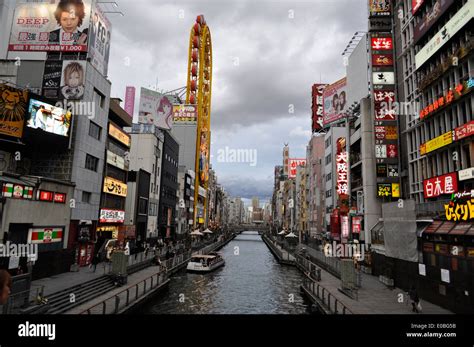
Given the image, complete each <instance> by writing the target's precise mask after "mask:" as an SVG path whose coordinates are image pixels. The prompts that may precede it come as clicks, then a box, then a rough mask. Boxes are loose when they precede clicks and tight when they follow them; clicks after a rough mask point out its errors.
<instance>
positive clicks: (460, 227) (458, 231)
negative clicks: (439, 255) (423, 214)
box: [449, 223, 472, 235]
mask: <svg viewBox="0 0 474 347" xmlns="http://www.w3.org/2000/svg"><path fill="white" fill-rule="evenodd" d="M471 227H472V224H471V223H459V224H456V225H455V226H454V228H453V229H452V230H451V231H450V232H449V235H464V234H466V232H468V231H469V229H471Z"/></svg>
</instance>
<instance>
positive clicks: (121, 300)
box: [80, 259, 171, 315]
mask: <svg viewBox="0 0 474 347" xmlns="http://www.w3.org/2000/svg"><path fill="white" fill-rule="evenodd" d="M170 260H171V259H170ZM168 280H169V278H168V275H167V272H166V270H162V271H160V272H158V273H156V274H154V275H152V276H150V277H148V278H146V279H144V280H142V281H140V282H139V283H137V284H134V285H132V286H130V287H128V288H127V289H124V290H122V291H121V292H119V293H117V294H115V295H113V296H111V297H110V298H108V299H106V300H104V301H102V302H99V303H98V304H96V305H94V306H91V307H89V308H88V309H86V310H84V311H82V312H81V313H80V314H104V315H105V314H118V313H120V312H121V311H123V310H124V309H126V308H127V307H129V306H131V304H135V303H136V301H137V300H139V299H140V298H142V297H144V296H145V295H146V294H147V293H149V292H150V291H152V290H154V289H155V288H157V287H159V286H161V285H163V284H164V283H166V282H167V281H168Z"/></svg>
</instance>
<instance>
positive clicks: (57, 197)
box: [54, 193, 66, 204]
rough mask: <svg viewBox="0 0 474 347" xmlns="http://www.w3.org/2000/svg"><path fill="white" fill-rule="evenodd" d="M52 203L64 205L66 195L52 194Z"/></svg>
mask: <svg viewBox="0 0 474 347" xmlns="http://www.w3.org/2000/svg"><path fill="white" fill-rule="evenodd" d="M54 202H57V203H60V204H65V203H66V194H63V193H54Z"/></svg>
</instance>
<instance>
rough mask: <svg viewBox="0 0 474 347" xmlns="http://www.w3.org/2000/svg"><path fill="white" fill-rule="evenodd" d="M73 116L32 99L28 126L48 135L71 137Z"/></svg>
mask: <svg viewBox="0 0 474 347" xmlns="http://www.w3.org/2000/svg"><path fill="white" fill-rule="evenodd" d="M71 120H72V114H71V112H69V111H66V110H64V109H62V108H60V107H56V106H53V105H51V104H48V103H46V102H43V101H40V100H36V99H33V98H32V99H30V103H29V105H28V123H27V126H28V127H29V128H33V129H40V130H43V131H45V132H47V133H51V134H55V135H59V136H66V137H67V136H69V129H70V127H71Z"/></svg>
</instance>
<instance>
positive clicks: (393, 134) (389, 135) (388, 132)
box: [385, 126, 398, 140]
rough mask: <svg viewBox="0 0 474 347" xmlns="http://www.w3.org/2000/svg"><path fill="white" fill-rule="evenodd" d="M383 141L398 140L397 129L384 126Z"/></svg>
mask: <svg viewBox="0 0 474 347" xmlns="http://www.w3.org/2000/svg"><path fill="white" fill-rule="evenodd" d="M385 139H386V140H397V139H398V129H397V127H396V126H386V127H385Z"/></svg>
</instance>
